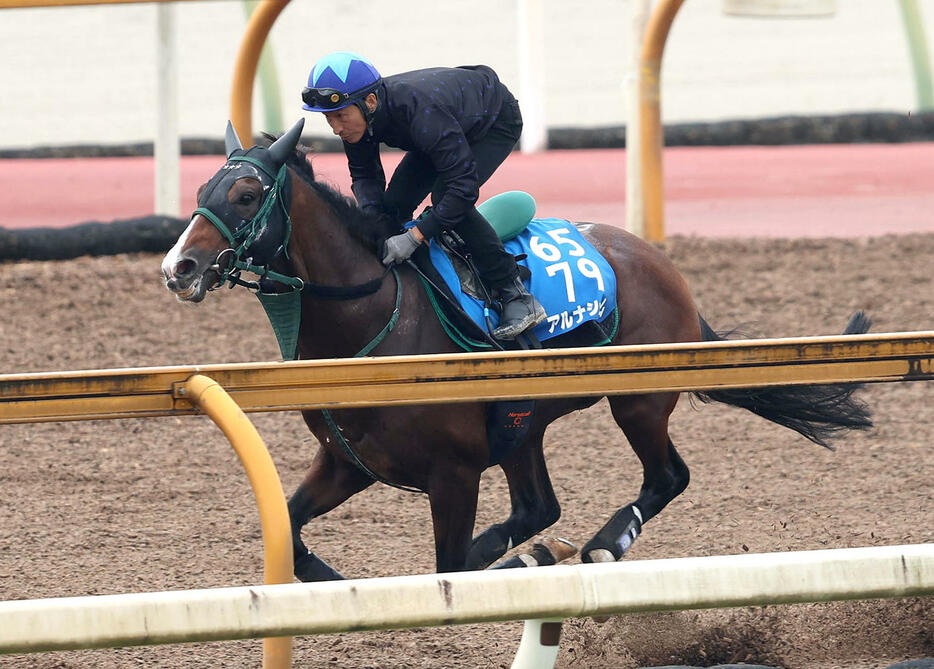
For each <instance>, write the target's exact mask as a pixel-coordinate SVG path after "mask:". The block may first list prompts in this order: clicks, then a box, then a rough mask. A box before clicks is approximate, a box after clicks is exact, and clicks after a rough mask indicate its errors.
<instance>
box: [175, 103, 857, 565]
mask: <svg viewBox="0 0 934 669" xmlns="http://www.w3.org/2000/svg"><path fill="white" fill-rule="evenodd" d="M302 125H303V121H299V122H298V123H296V124H295V126H293V127H292V128H291V129H290V130H289V131H288V132H286V133H284V134H283V135H282V136H280V137H279V138H273V137H271V136H267V139H269V140H270V141H271V140H274V141H271V144H269V145H268V146H253V147H252V148H251V149H249V150H244V149H243V147H242V146H241V143H240V140H239V138H238V137H237V135H236V133H235V132H234V131H233V128H232V126H231V125H230V124H229V123H228V126H227V134H226V149H227V161H226V162H225V163H224V165H222V166H221V168H220V169H219V170H218V172H217V173H216V174H215V175H214V176H213V177H212V178H211V179H210V180H209V181H208V182H207V183H206V184H204V185H202V186H201V188H200V189H199V191H198V208H197V209H196V210H195V212H194V213H193V215H192V218H191V220H190V223H189V225H188V227H187V228H186V229H185V231H184V232H183V233H182V234H181V236H180V237H179V238H178V241H177V242H176V244H175V246H174V247H173V248H172V249H171V250H170V251H169V252H168V253H167V254H166V256H165V258H164V260H163V262H162V271H163V274H164V278H165V285H166V287H167V288H168V290H169V291H171V292H172V293H174V294H175V296H176V297H177V298H178V299H179V300H182V301H186V302H200V301H201V300H203V299H204V297H205V295H206V293H207V292H208V291H209V290H211V289H214V288H218V287H220V286H221V285H224V284H225V282H226V280H228V279H229V280H230V281H231V282H240V283H249V282H244V281H243V280H242V279H241V278H240V271H241V270H243V271H245V270H249V271H251V272H253V273H255V274H257V275H260V276H262V281H263V284H264V285H265V288H264V290H266V292H273V291H275V292H278V293H281V294H285V293H288V294H291V295H293V296H294V298H295V300H296V304H298V303H299V301H300V309H301V312H300V314H301V317H300V326H299V328H298V334H297V351H298V358H299V359H312V358H346V357H352V356H355V355H357V354H359V353H360V352H361V351H362V350H365V352H366V354H368V355H402V354H425V353H454V352H458V351H460V350H461V349H460V348H458V346H457V345H456V344H455V343H453V342H452V340H451V338H450V337H449V336H448V335H447V334H446V333H445V330H444V329H443V327H442V325H441V324H440V323H439V319H438V318H437V317H436V315H435V312H434V309H433V307H432V305H431V303H430V300H429V297H428V296H427V295H426V291H425V289H424V288H423V285H422V284H421V282H420V280H419V278H418V277H417V276H416V273H415V272H414V271H413V269H412V268H410V267H408V266H406V265H399V266H397V267H395V268H392V271H391V272H389V273H387V272H388V270H387V269H386V268H384V267H383V265H382V263H381V262H380V257H381V256H380V255H379V251H380V249H381V245H382V242H383V241H384V240H385V238H386V237H387V236H388V235H389V234H391V233H392V232H398V230H395V231H393V230H388V229H385V228H386V226H385V225H382V224H381V223H380V221H379V220H377V219H375V218H374V217H371V216H369V215H367V214H366V213H364V212H363V211H362V210H361V209H359V208H358V207H357V206H356V204H355V203H354V201H353V200H351V199H350V198H347V197H345V196H343V195H341V194H340V193H339V192H337V191H336V190H335V189H333V188H332V187H330V186H328V185H326V184H324V183H322V182H320V181H317V180H316V179H315V175H314V171H313V168H312V164H311V162H310V161H309V159H308V157H307V150H306V149H305V148H304V147H301V146H300V145H298V141H299V138H300V134H301V130H302ZM267 143H268V142H267ZM574 225H576V226H577V227H578V229H579V230H580V231H581V232H582V233H583V235H584V237H585V238H586V239H587V240H588V241H589V242H590V243H591V244H592V245H593V246H594V247H595V248H596V249H597V250H598V251H599V252H600V253H601V254H602V255H603V256H604V257H605V259H606V260H607V261H608V262H609V264H610V265H611V266H612V268H613V270H614V271H615V275H616V284H617V285H616V307H617V308H618V310H619V312H618V313H619V314H620V315H621V316H620V320H619V324H618V328H617V329H616V332H615V335H614V336H613V337H612V340H611V341H610V342H609V343H610V344H612V345H629V344H658V343H674V342H698V341H720V340H722V339H723V337H722V336H721V335H720V334H718V333H716V332H715V331H714V330H713V329H712V328H711V326H710V325H709V324H708V323H707V322H706V321H705V320H704V318H703V317H702V316H701V315H700V314H699V312H698V309H697V307H696V306H695V303H694V300H693V298H692V296H691V293H690V291H689V288H688V285H687V283H686V281H685V280H684V278H683V277H682V276H681V274H680V273H679V272H678V270H677V269H676V268H675V266H674V265H673V263H672V262H671V261H670V260H669V259H668V258H667V257H666V256H665V255H664V253H663V252H662V251H661V250H660V249H658V248H656V247H655V246H653V245H652V244H650V243H647V242H645V241H643V240H642V239H640V238H638V237H636V236H634V235H632V234H629V233H628V232H626V231H624V230H622V229H620V228H618V227H614V226H610V225H605V224H598V223H574ZM234 267H236V268H238V269H236V270H235V269H233V268H234ZM389 274H391V275H392V278H391V279H390V277H389ZM231 285H232V284H231ZM253 285H254V286H255V284H253ZM270 286H271V287H272V288H270ZM393 325H394V327H392V326H393ZM868 328H869V320H868V319H867V318H866V317H865V316H863V314H862V313H861V312H857V313H856V314H854V316H853V317H852V318H851V319H850V323H849V324H848V325H847V327H846V329H845V331H844V334H859V333H862V332H866V331H867V330H868ZM857 387H858V386H856V385H853V384H838V385H812V386H787V387H784V386H783V387H772V388H765V389H741V390H711V391H706V392H697V393H694V395H695V396H696V397H698V398H700V399H701V400H702V401H705V402H722V403H726V404H730V405H734V406H739V407H742V408H745V409H748V410H750V411H752V412H754V413H756V414H758V415H760V416H762V417H764V418H765V419H767V420H769V421H772V422H775V423H778V424H780V425H784V426H786V427H789V428H791V429H793V430H795V431H797V432H799V433H800V434H801V435H803V436H804V437H806V438H808V439H810V440H811V441H814V442H815V443H817V444H821V445H824V446H828V440H829V439H830V438H832V437H836V436H839V435H840V434H842V433H843V432H845V431H847V430H852V429H867V428H868V427H870V426H871V425H872V422H871V419H870V413H869V409H868V408H867V407H866V406H865V404H863V403H862V402H860V401H859V400H858V399H857V398H855V397H854V396H853V393H854V390H856V388H857ZM600 399H601V398H600V397H586V398H579V397H577V398H564V399H549V400H539V401H538V402H537V404H536V407H535V411H534V413H533V415H532V417H531V424H530V427H529V430H528V432H527V434H526V436H525V438H524V440H522V442H521V443H520V444H518V445H517V447H516V448H514V449H513V450H512V451H511V452H509V453H507V454H506V455H505V456H504V457H503V458H502V460H501V461H500V462H499V463H498V466H499V467H500V468H501V469H502V471H503V473H504V474H505V477H506V481H507V484H508V489H509V496H510V502H511V511H510V513H509V515H508V517H507V518H506V519H505V520H504V521H503V522H500V523H497V524H494V525H492V526H491V527H488V528H486V529H484V530H483V531H482V532H480V533H479V534H477V535H476V536H473V531H474V523H475V516H476V511H477V497H478V492H479V485H480V477H481V474H482V473H483V472H484V471H485V470H486V469H487V468H488V467H490V466H491V464H490V452H489V443H488V438H487V437H488V435H487V433H486V420H485V416H486V410H487V405H486V403H484V402H479V401H478V402H474V403H465V404H459V405H457V406H456V407H451V410H445V408H444V407H442V408H440V410H439V407H436V406H402V407H383V408H358V409H341V410H334V411H330V412H322V411H311V410H309V411H303V412H302V416H303V418H304V421H305V423H306V424H307V426H308V428H309V429H310V430H311V432H312V433H313V434H314V435H315V437H316V438H317V441H318V442H319V448H318V450H317V453H316V454H315V456H314V458H313V461H312V464H311V467H310V469H309V471H308V472H307V474H306V476H305V477H304V479H303V481H302V482H301V484H300V485H299V486H298V488H297V490H296V491H295V493H294V494H293V495H292V496H291V497H290V498H289V500H288V510H289V515H290V522H291V529H292V544H293V551H294V558H295V575H296V577H297V578H298V579H300V580H302V581H321V580H334V579H340V578H343V576H342V575H341V574H340V573H339V572H337V571H336V570H335V569H333V568H332V567H331V566H330V565H329V564H327V562H326V561H325V560H323V559H322V558H321V557H319V556H318V555H316V554H315V553H314V552H312V551H310V550H309V549H308V548H307V547H306V545H305V544H304V542H303V541H302V537H301V532H302V528H303V527H304V526H305V525H306V524H307V523H308V522H309V521H310V520H311V519H313V518H316V517H318V516H321V515H322V514H325V513H327V512H328V511H331V510H332V509H334V508H335V507H337V506H338V505H340V504H341V503H343V502H344V501H346V500H347V499H348V498H350V497H351V496H352V495H354V494H356V493H358V492H360V491H362V490H364V489H366V488H367V487H369V486H370V485H372V484H373V483H374V482H376V481H380V482H383V483H387V484H390V485H395V486H397V487H403V488H406V489H410V490H414V491H418V492H422V493H425V494H427V495H428V499H429V502H430V509H431V519H432V526H433V530H434V546H435V564H436V569H437V571H438V572H449V571H460V570H473V569H485V568H488V567H490V566H491V565H492V566H493V567H499V566H503V565H505V566H523V565H524V564H527V561H526V562H522V561H517V560H516V559H515V557H513V558H510V559H509V560H505V561H503V562H500V563H498V564H495V563H497V561H498V560H500V558H502V557H503V556H504V555H505V554H506V553H507V552H508V551H509V550H511V549H512V548H513V547H515V546H519V545H520V544H523V543H524V542H526V541H528V540H529V539H531V538H533V537H535V536H536V535H539V534H540V533H541V532H542V531H543V530H545V529H546V528H547V527H549V526H551V525H552V524H553V523H555V522H556V521H557V520H558V518H559V516H560V514H561V509H560V505H559V502H558V500H557V498H556V496H555V492H554V490H553V488H552V484H551V481H550V478H549V474H548V470H547V467H546V462H545V457H544V454H543V447H542V440H543V437H544V434H545V430H546V428H547V427H548V426H549V425H550V424H551V423H552V422H554V421H555V420H557V419H558V418H559V417H561V416H564V415H566V414H568V413H570V412H572V411H576V410H579V409H584V408H586V407H589V406H592V405H593V404H595V403H596V402H598V401H599V400H600ZM678 399H679V393H676V392H659V393H646V394H640V395H617V396H609V397H608V402H609V407H610V411H611V413H612V417H613V419H614V421H615V422H616V424H617V425H618V426H619V427H620V429H621V430H622V432H623V434H624V435H625V437H626V439H627V440H628V442H629V445H630V446H631V448H632V449H633V450H634V451H635V453H636V455H637V456H638V458H639V460H640V462H641V464H642V485H641V488H640V490H639V494H638V496H637V497H636V499H634V500H633V501H632V502H630V503H628V504H626V505H624V506H623V507H621V508H619V509H618V510H617V511H616V512H615V513H613V515H612V516H611V517H610V518H609V520H607V521H606V522H605V524H604V525H603V527H602V528H601V529H600V530H599V531H598V532H597V533H596V534H594V535H593V537H592V538H590V540H589V541H588V542H587V543H586V544H585V546H584V547H583V549H582V550H581V560H582V561H583V562H585V563H589V562H608V561H614V560H619V559H621V558H622V557H623V556H624V555H625V553H626V551H627V550H628V549H629V548H630V546H631V545H632V542H633V541H635V539H636V538H637V537H638V536H639V534H640V533H641V531H642V528H643V525H644V524H645V523H647V522H648V521H649V520H650V519H652V518H654V517H655V516H656V515H658V514H659V512H661V510H662V509H664V508H665V506H666V505H667V504H668V503H669V502H671V501H672V500H673V499H674V498H675V497H677V496H678V495H680V494H681V493H682V492H683V491H684V490H685V488H686V487H687V486H688V482H689V479H690V474H689V469H688V467H687V465H686V464H685V463H684V461H683V460H682V459H681V456H680V455H679V454H678V451H677V450H676V449H675V446H674V444H673V443H672V441H671V438H670V437H669V434H668V422H669V417H670V415H671V413H672V411H673V409H674V408H675V404H676V403H677V401H678ZM538 547H539V548H540V546H538ZM545 560H547V556H545ZM546 563H547V562H546Z"/></svg>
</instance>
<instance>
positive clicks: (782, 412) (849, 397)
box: [693, 311, 872, 449]
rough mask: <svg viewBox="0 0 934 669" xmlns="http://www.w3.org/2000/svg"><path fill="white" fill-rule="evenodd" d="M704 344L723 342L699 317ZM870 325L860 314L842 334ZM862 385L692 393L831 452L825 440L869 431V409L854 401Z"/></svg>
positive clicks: (740, 389) (701, 398)
mask: <svg viewBox="0 0 934 669" xmlns="http://www.w3.org/2000/svg"><path fill="white" fill-rule="evenodd" d="M699 318H700V326H701V333H702V337H703V341H724V340H725V339H726V338H725V337H723V336H721V335H719V334H717V333H716V332H714V331H713V329H712V328H711V327H710V325H708V324H707V321H705V320H704V319H703V317H700V316H699ZM871 324H872V321H870V320H869V318H867V317H866V315H865V314H864V313H863V312H862V311H857V312H856V313H855V314H853V315H852V316H851V317H850V322H849V323H847V326H846V329H844V331H843V334H845V335H847V334H863V333H864V332H867V331H868V330H869V326H870V325H871ZM861 386H862V384H859V383H836V384H829V385H808V386H773V387H771V388H736V389H730V390H705V391H698V392H695V393H693V395H694V396H695V397H697V398H698V399H699V400H701V401H702V402H722V403H724V404H730V405H732V406H737V407H741V408H743V409H748V410H749V411H751V412H753V413H754V414H756V415H758V416H762V417H763V418H765V419H766V420H770V421H772V422H773V423H778V424H779V425H784V426H785V427H787V428H791V429H792V430H794V431H795V432H799V433H801V434H802V435H804V436H805V437H807V438H808V439H810V440H811V441H813V442H814V443H816V444H820V445H821V446H825V447H827V448H830V449H832V447H831V446H830V445H829V444H828V443H827V440H828V439H832V438H834V437H837V436H839V434H840V433H841V432H845V431H846V430H866V429H869V428H870V427H872V419H871V418H870V411H869V408H868V407H867V406H866V405H865V404H864V403H863V402H860V401H859V400H857V399H855V398H854V397H853V393H854V392H855V391H856V390H858V389H859V388H860V387H861Z"/></svg>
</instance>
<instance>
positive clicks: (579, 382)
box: [0, 332, 934, 424]
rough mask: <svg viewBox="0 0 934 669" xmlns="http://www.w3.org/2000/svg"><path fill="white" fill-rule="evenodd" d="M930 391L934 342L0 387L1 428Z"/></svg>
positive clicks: (709, 349)
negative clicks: (712, 394) (724, 393)
mask: <svg viewBox="0 0 934 669" xmlns="http://www.w3.org/2000/svg"><path fill="white" fill-rule="evenodd" d="M194 374H204V375H206V376H210V377H211V378H212V379H214V380H215V381H216V382H217V383H218V384H219V385H220V386H222V387H223V388H224V389H225V390H226V391H227V392H228V393H230V395H231V397H232V398H233V399H234V400H235V401H236V403H237V404H238V405H239V406H240V408H241V409H243V411H246V412H257V411H292V410H296V409H315V408H351V407H363V406H387V405H405V404H434V403H447V402H472V401H479V400H494V399H506V398H512V397H530V398H548V397H572V396H573V397H585V396H593V395H605V394H609V395H622V394H633V393H646V392H666V391H685V390H708V389H714V388H742V387H758V386H774V385H800V384H813V383H838V382H851V381H852V382H884V381H915V380H931V379H934V332H905V333H895V334H886V335H849V336H836V337H805V338H795V339H771V340H769V339H761V340H744V341H731V342H715V343H687V344H656V345H646V346H619V347H604V348H597V349H593V348H579V349H556V350H544V351H518V352H508V353H499V354H488V353H460V354H444V355H419V356H387V357H379V358H358V359H341V360H308V361H300V362H285V363H240V364H230V365H203V366H190V367H152V368H136V369H110V370H96V371H76V372H52V373H33V374H5V375H0V424H4V423H29V422H40V421H41V422H44V421H58V420H90V419H105V418H132V417H143V416H169V415H184V414H193V413H197V412H198V409H197V407H196V406H195V404H194V403H193V402H192V400H191V397H190V395H189V392H188V390H187V386H186V383H187V381H188V379H189V378H190V377H191V376H192V375H194Z"/></svg>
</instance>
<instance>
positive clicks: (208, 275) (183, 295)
mask: <svg viewBox="0 0 934 669" xmlns="http://www.w3.org/2000/svg"><path fill="white" fill-rule="evenodd" d="M219 278H220V276H219V275H218V274H217V272H214V271H212V270H207V271H206V272H205V273H204V274H202V275H201V276H199V277H197V278H195V279H193V280H192V282H191V284H189V285H188V287H186V288H180V287H179V286H178V282H177V280H173V279H170V280H168V281H166V283H165V286H166V288H168V289H169V290H170V291H172V293H174V294H175V297H176V299H178V301H179V302H200V301H201V300H203V299H204V297H205V295H207V292H208V291H207V287H208V286H213V285H214V284H216V283H217V281H218V279H219Z"/></svg>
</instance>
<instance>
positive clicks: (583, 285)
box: [429, 218, 616, 341]
mask: <svg viewBox="0 0 934 669" xmlns="http://www.w3.org/2000/svg"><path fill="white" fill-rule="evenodd" d="M503 245H504V246H505V247H506V251H507V252H508V253H511V254H512V255H515V256H518V255H522V254H525V255H526V256H527V257H526V258H525V259H524V260H520V261H519V264H520V265H524V266H525V267H527V268H528V269H529V270H530V271H531V273H532V279H531V284H530V282H529V281H526V282H525V285H526V288H528V289H529V292H531V293H532V294H533V295H535V297H536V298H537V299H538V301H539V302H541V304H542V306H543V307H544V308H545V312H546V313H547V314H548V317H547V318H546V319H545V320H544V321H542V322H541V323H539V324H538V325H537V326H536V327H535V328H534V329H533V330H532V332H533V334H535V336H536V337H538V339H539V341H545V340H546V339H551V338H552V337H557V336H558V335H562V334H565V333H567V332H570V331H571V330H574V329H575V328H577V327H578V326H579V325H581V324H583V323H586V322H588V321H597V322H600V321H603V320H605V319H606V317H607V316H608V315H610V314H611V313H612V311H613V309H614V308H615V306H616V275H615V273H614V272H613V268H612V267H610V265H609V263H608V262H607V261H606V260H605V259H604V258H603V256H601V255H600V254H599V253H598V252H597V250H596V249H595V248H594V247H593V246H592V245H591V244H590V242H588V241H587V240H586V239H584V236H583V235H582V234H581V233H580V231H579V230H578V229H577V228H576V227H575V226H574V224H573V223H571V222H569V221H565V220H562V219H560V218H534V219H532V222H531V223H529V226H528V227H527V228H526V229H525V230H524V231H523V232H522V233H521V234H519V235H518V236H516V237H514V238H513V239H510V240H509V241H507V242H505V243H504V244H503ZM429 254H430V257H431V262H432V264H433V265H434V266H435V269H437V271H438V273H439V274H440V275H441V277H442V278H443V279H444V281H445V283H446V284H447V285H448V288H450V290H451V292H452V293H453V294H454V295H455V296H456V297H457V298H458V301H459V302H460V304H461V308H462V309H463V310H464V311H465V312H466V313H467V315H469V316H470V318H471V319H473V321H474V322H475V323H477V324H478V325H479V326H480V327H481V328H483V329H484V330H487V331H489V330H488V329H487V326H486V319H485V317H484V308H483V303H482V302H481V301H480V300H477V299H476V298H473V297H471V296H470V295H468V294H466V293H465V292H464V291H463V290H462V289H461V286H460V281H459V280H458V278H457V272H456V271H455V270H454V267H453V265H452V264H451V260H450V258H449V257H448V255H447V254H446V253H445V252H444V251H443V250H442V249H441V247H440V246H439V245H438V244H436V243H435V242H434V241H433V240H432V242H431V244H430V245H429ZM489 318H490V322H491V325H492V327H494V328H495V327H496V325H497V324H498V322H499V316H498V314H496V313H495V312H494V311H492V310H491V311H490V313H489Z"/></svg>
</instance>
